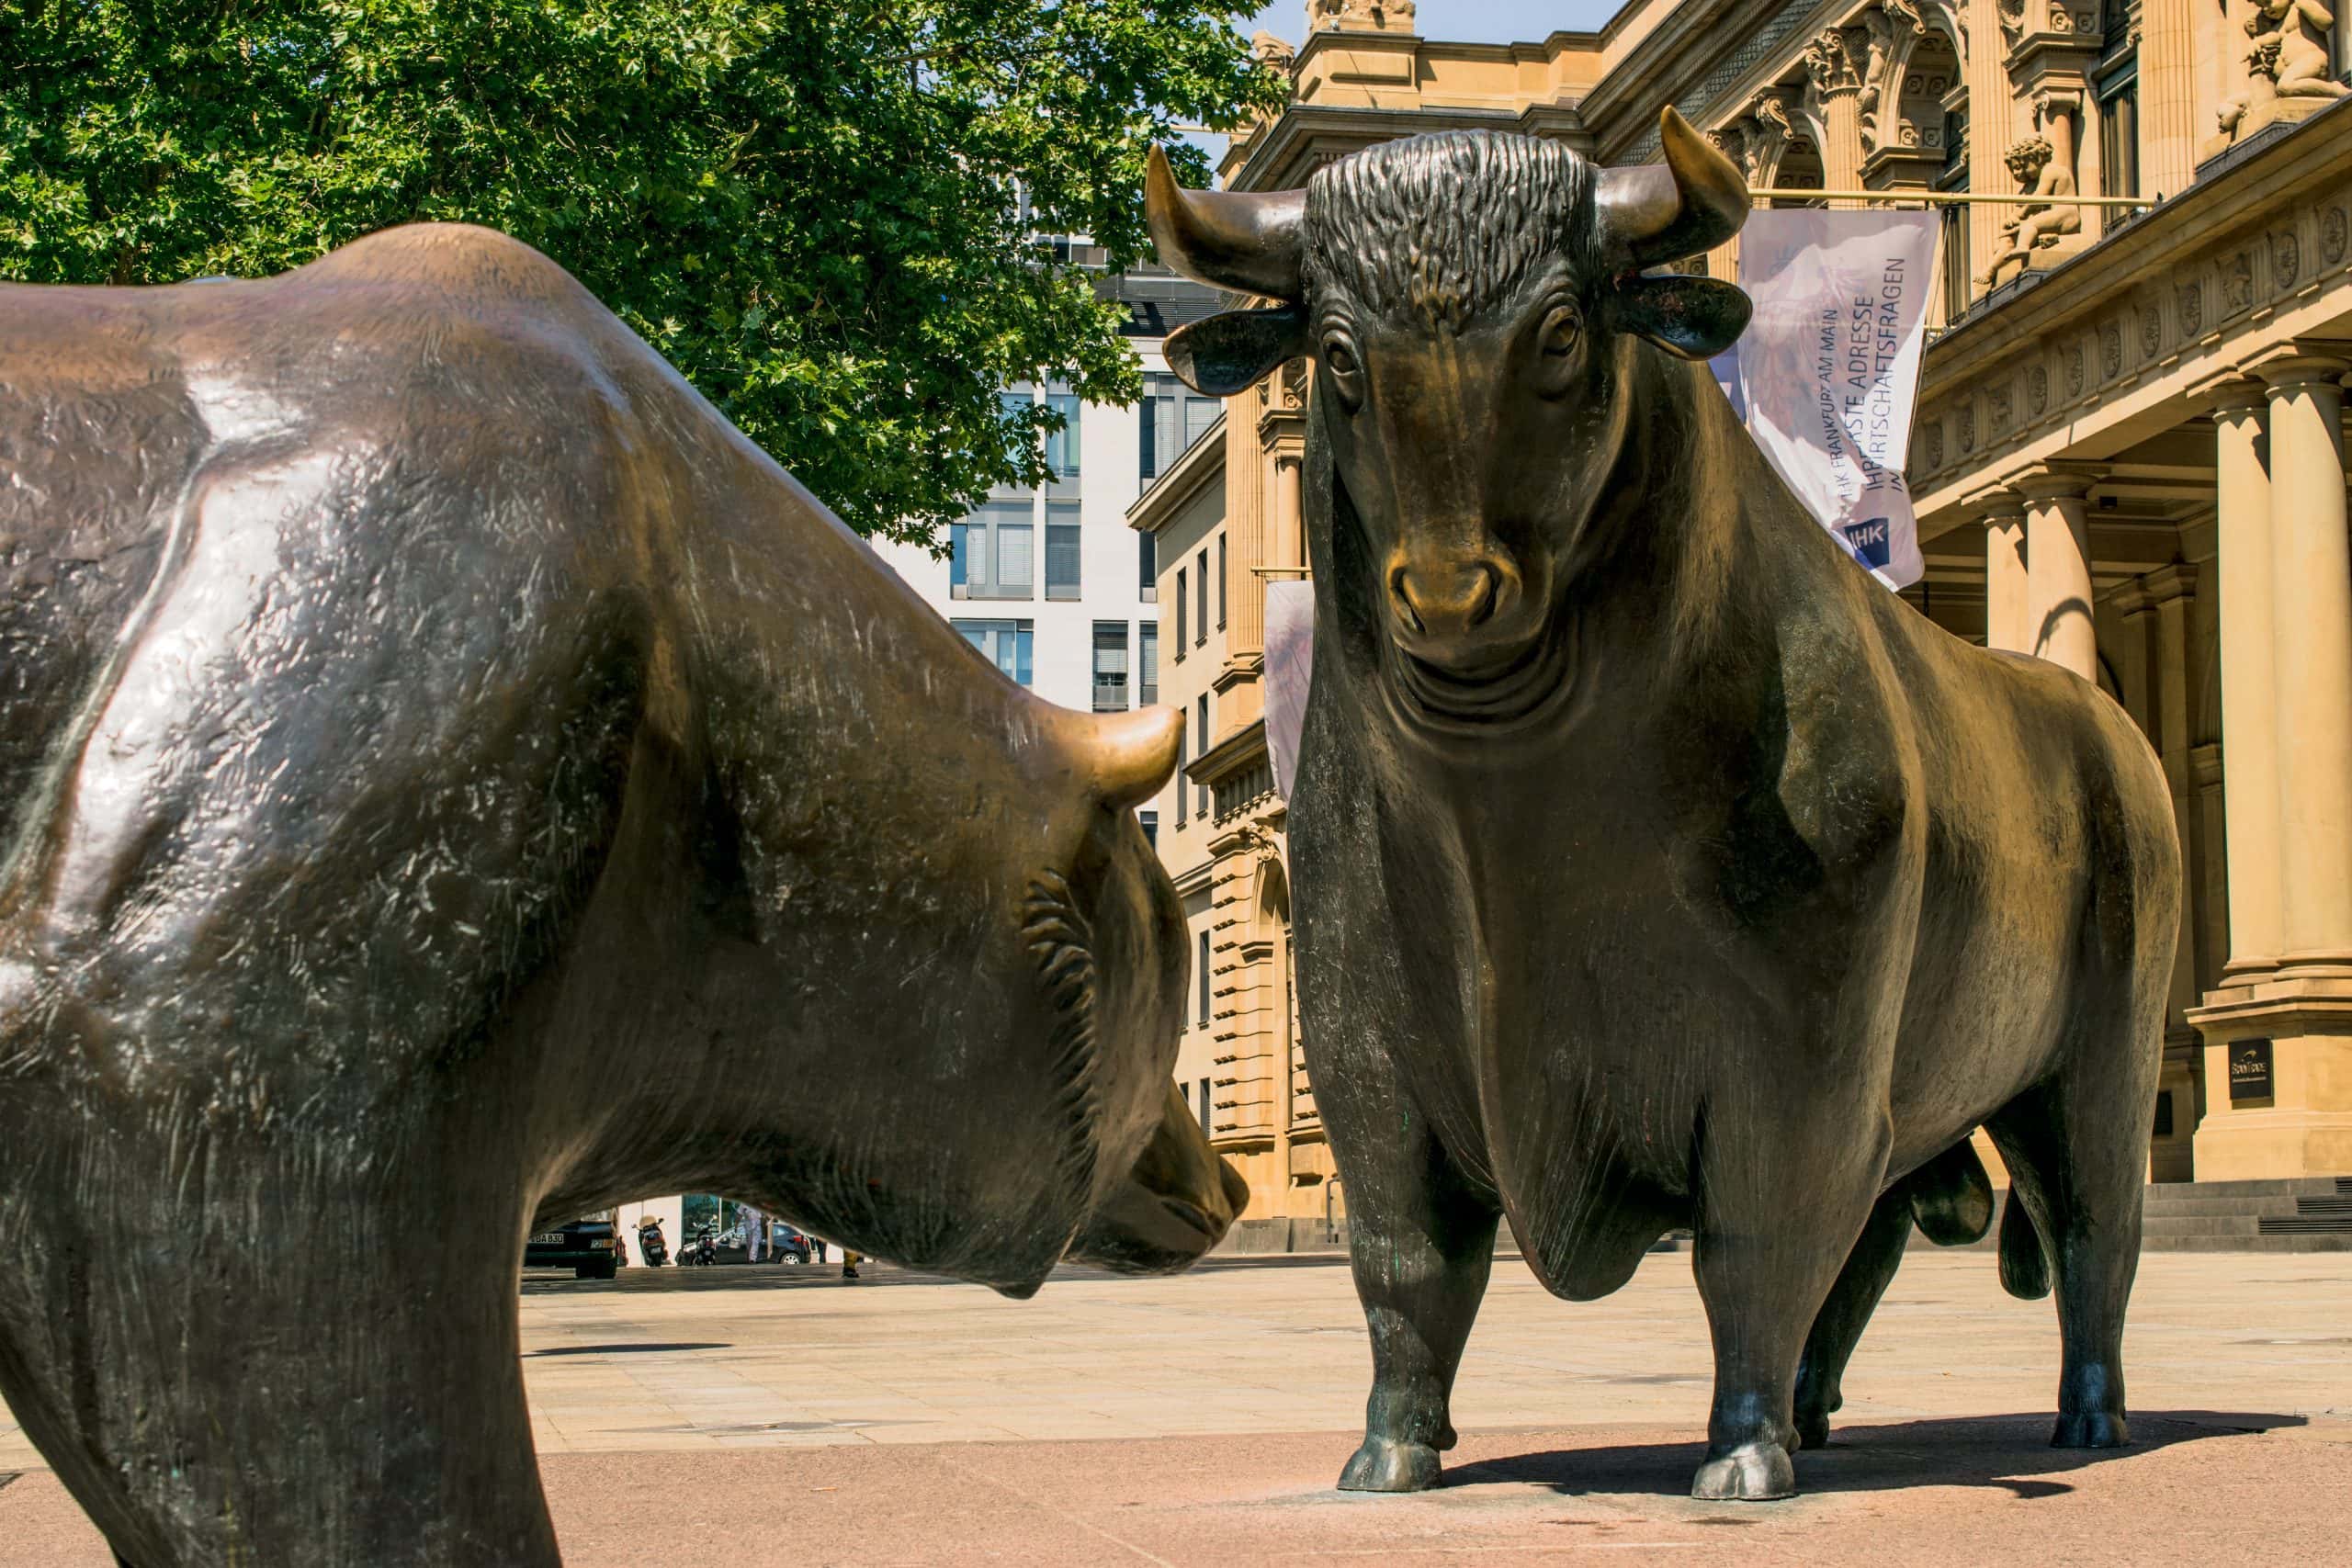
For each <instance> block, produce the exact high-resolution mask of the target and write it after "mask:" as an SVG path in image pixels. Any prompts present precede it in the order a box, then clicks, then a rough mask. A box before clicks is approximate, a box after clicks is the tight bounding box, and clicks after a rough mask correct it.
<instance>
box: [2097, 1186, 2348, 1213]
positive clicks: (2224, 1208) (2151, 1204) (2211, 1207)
mask: <svg viewBox="0 0 2352 1568" xmlns="http://www.w3.org/2000/svg"><path fill="white" fill-rule="evenodd" d="M2148 1191H2149V1192H2150V1193H2151V1194H2152V1196H2150V1197H2148V1198H2147V1199H2145V1200H2143V1201H2142V1203H2141V1205H2140V1213H2141V1214H2142V1215H2143V1217H2145V1218H2147V1219H2149V1220H2158V1219H2188V1218H2191V1217H2193V1216H2196V1215H2199V1214H2291V1213H2297V1210H2296V1207H2295V1205H2296V1204H2298V1203H2312V1202H2320V1203H2336V1202H2342V1201H2343V1200H2342V1199H2338V1198H2318V1199H2313V1198H2296V1197H2290V1196H2289V1195H2288V1194H2286V1193H2279V1194H2277V1195H2276V1196H2271V1197H2240V1198H2158V1197H2154V1196H2153V1194H2154V1192H2155V1191H2156V1189H2155V1188H2153V1187H2151V1188H2150V1189H2148Z"/></svg>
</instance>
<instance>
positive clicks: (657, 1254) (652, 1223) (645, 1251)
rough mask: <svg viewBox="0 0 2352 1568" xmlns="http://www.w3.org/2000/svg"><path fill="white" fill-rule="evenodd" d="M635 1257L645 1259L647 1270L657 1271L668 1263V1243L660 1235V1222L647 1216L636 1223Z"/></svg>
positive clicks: (656, 1217) (650, 1215)
mask: <svg viewBox="0 0 2352 1568" xmlns="http://www.w3.org/2000/svg"><path fill="white" fill-rule="evenodd" d="M637 1255H638V1256H639V1258H644V1259H645V1266H646V1267H647V1268H648V1269H659V1268H661V1267H662V1265H663V1264H665V1263H667V1262H669V1261H670V1243H669V1241H668V1240H667V1239H666V1238H664V1237H663V1235H662V1221H661V1220H660V1218H659V1217H658V1216H655V1215H652V1214H648V1215H646V1216H645V1218H643V1219H641V1220H639V1221H638V1223H637Z"/></svg>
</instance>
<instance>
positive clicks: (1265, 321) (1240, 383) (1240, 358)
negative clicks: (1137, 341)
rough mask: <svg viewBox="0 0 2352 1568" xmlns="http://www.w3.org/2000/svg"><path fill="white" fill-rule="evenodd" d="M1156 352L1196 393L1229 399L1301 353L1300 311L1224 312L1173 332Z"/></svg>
mask: <svg viewBox="0 0 2352 1568" xmlns="http://www.w3.org/2000/svg"><path fill="white" fill-rule="evenodd" d="M1160 352H1161V353H1162V354H1164V355H1167V357H1168V368H1170V370H1173V371H1174V372H1176V376H1177V378H1178V379H1179V380H1181V381H1182V382H1183V383H1184V385H1186V386H1187V387H1190V388H1192V389H1193V390H1194V391H1196V392H1201V393H1204V394H1206V395H1207V396H1209V397H1212V398H1229V397H1231V396H1233V395H1234V394H1235V393H1236V392H1239V391H1242V390H1245V389H1248V388H1249V387H1250V386H1251V385H1253V384H1254V383H1256V382H1258V381H1261V380H1263V379H1264V378H1266V376H1267V375H1269V374H1270V373H1271V372H1272V370H1273V369H1274V367H1277V366H1279V365H1281V364H1282V363H1283V361H1285V360H1290V359H1296V358H1297V357H1299V355H1303V354H1305V353H1306V306H1304V305H1283V306H1279V307H1277V308H1276V309H1273V310H1227V311H1226V312H1225V313H1224V314H1223V315H1218V316H1209V317H1206V318H1204V319H1203V320H1201V321H1194V322H1193V323H1192V324H1191V325H1190V326H1183V327H1179V328H1177V329H1176V330H1175V331H1174V332H1172V333H1170V334H1169V335H1168V341H1167V343H1166V344H1162V345H1161V348H1160Z"/></svg>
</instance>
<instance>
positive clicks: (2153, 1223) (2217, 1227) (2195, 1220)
mask: <svg viewBox="0 0 2352 1568" xmlns="http://www.w3.org/2000/svg"><path fill="white" fill-rule="evenodd" d="M2270 1217H2271V1218H2276V1219H2281V1220H2290V1219H2291V1218H2292V1216H2291V1215H2273V1216H2270ZM2261 1224H2262V1219H2261V1217H2260V1216H2257V1215H2254V1214H2184V1215H2180V1216H2178V1217H2177V1218H2168V1219H2146V1220H2143V1221H2141V1222H2140V1235H2141V1238H2142V1239H2143V1241H2144V1240H2147V1239H2149V1238H2151V1237H2154V1236H2160V1235H2166V1236H2170V1235H2260V1234H2262V1233H2261Z"/></svg>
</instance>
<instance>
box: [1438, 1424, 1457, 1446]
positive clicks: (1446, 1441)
mask: <svg viewBox="0 0 2352 1568" xmlns="http://www.w3.org/2000/svg"><path fill="white" fill-rule="evenodd" d="M1461 1440H1462V1435H1461V1434H1460V1433H1458V1432H1456V1431H1455V1430H1454V1429H1453V1422H1451V1421H1448V1422H1447V1423H1446V1424H1445V1425H1444V1426H1442V1427H1439V1428H1438V1432H1437V1451H1438V1452H1440V1453H1452V1452H1453V1445H1454V1444H1456V1443H1458V1442H1460V1441H1461Z"/></svg>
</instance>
